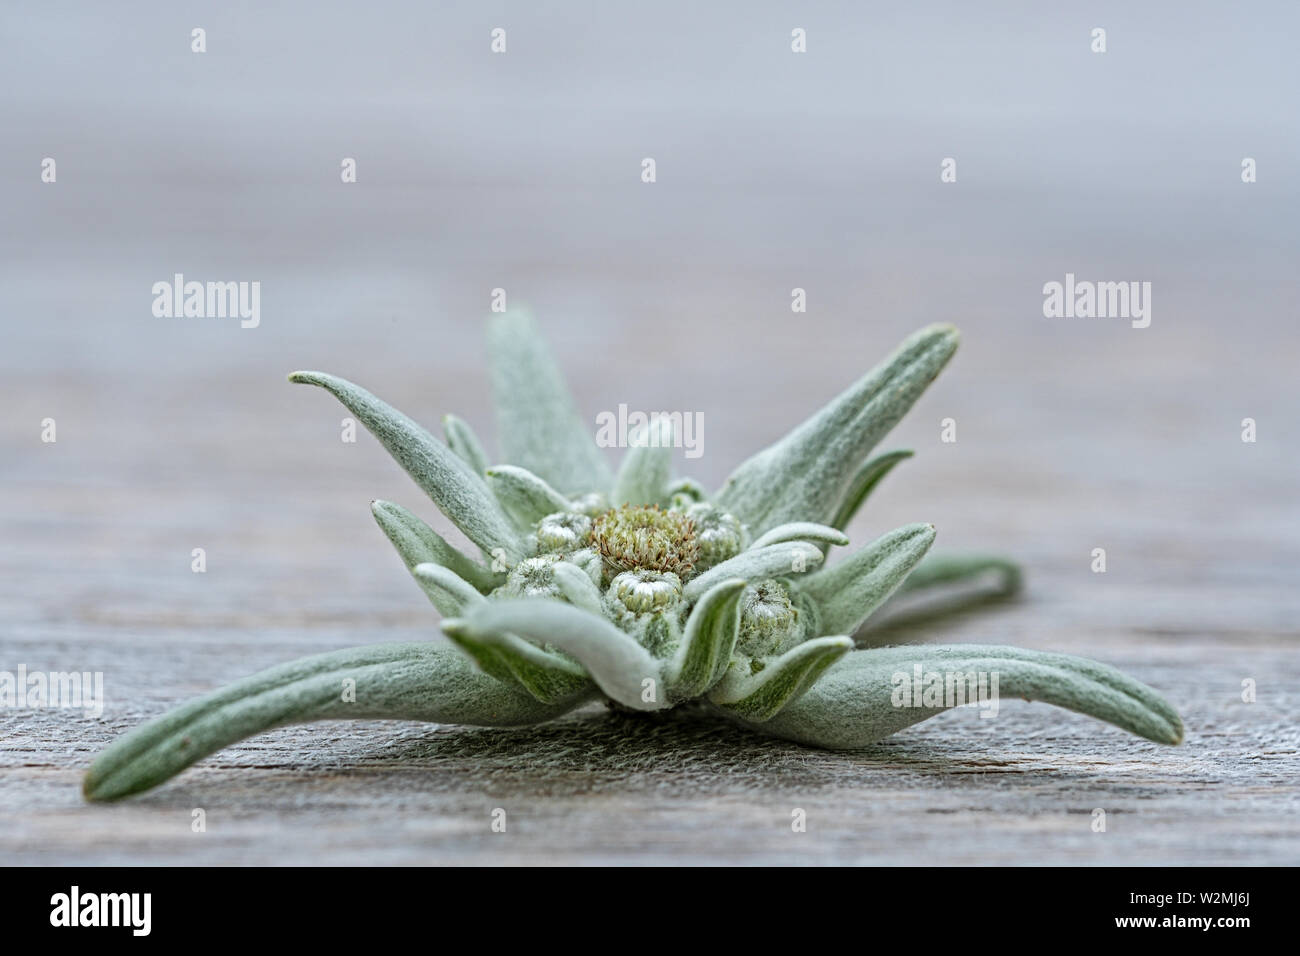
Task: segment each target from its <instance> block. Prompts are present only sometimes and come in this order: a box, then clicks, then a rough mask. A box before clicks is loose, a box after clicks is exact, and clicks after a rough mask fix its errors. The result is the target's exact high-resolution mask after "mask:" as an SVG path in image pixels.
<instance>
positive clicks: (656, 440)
mask: <svg viewBox="0 0 1300 956" xmlns="http://www.w3.org/2000/svg"><path fill="white" fill-rule="evenodd" d="M490 329H491V335H490V338H491V345H492V354H493V379H494V387H495V391H496V393H497V399H498V406H499V418H500V421H499V425H500V428H499V431H500V435H501V440H502V445H503V449H504V452H505V457H506V458H507V460H508V461H509V462H510V464H508V465H498V466H490V464H489V461H488V459H487V456H486V454H485V453H484V451H483V446H482V445H481V444H480V442H479V441H478V439H477V438H476V437H475V436H474V433H473V432H472V431H471V430H470V428H469V426H467V425H466V424H465V423H464V422H462V421H460V420H459V419H457V418H454V417H451V416H448V417H447V419H446V420H445V421H444V428H445V432H446V438H447V440H446V443H445V444H444V443H443V442H440V441H438V440H437V439H436V438H434V437H433V436H431V435H430V434H429V433H428V432H426V431H425V430H424V429H423V428H421V427H420V426H419V425H417V424H416V423H415V422H413V421H411V419H409V418H407V417H406V416H405V415H402V414H401V413H400V412H398V411H396V410H395V409H393V408H391V407H390V406H388V405H386V404H385V403H384V402H382V401H380V400H379V399H378V398H376V397H375V396H374V395H372V394H371V393H369V392H367V391H365V390H364V389H362V388H359V387H357V386H356V385H353V384H352V383H350V382H347V381H345V380H343V379H341V378H336V377H334V376H332V375H326V374H323V373H320V372H296V373H294V374H293V375H291V376H290V380H291V381H294V382H301V383H305V384H310V385H318V386H320V387H321V388H324V389H326V390H327V391H329V392H331V393H332V394H333V395H334V396H335V397H336V398H338V399H339V401H341V402H342V403H343V404H344V405H345V406H347V408H348V409H349V410H350V411H351V412H352V414H354V415H355V416H356V417H357V418H358V419H360V420H361V421H362V422H363V423H364V424H365V425H366V427H367V428H369V429H370V431H371V432H372V433H374V435H375V437H376V438H378V439H379V441H380V442H381V443H382V444H383V445H384V447H385V448H387V449H388V451H389V453H390V454H392V456H393V457H394V458H395V459H396V460H397V461H398V463H399V464H401V466H402V467H403V468H404V469H406V471H407V472H408V473H409V474H410V475H411V477H412V478H414V479H415V482H416V483H417V484H418V485H419V486H420V487H421V488H422V489H424V491H425V492H426V493H427V494H428V495H429V496H430V497H431V498H432V499H433V500H434V502H435V503H436V504H437V505H438V507H439V508H441V509H442V512H443V513H444V514H445V515H446V516H447V517H448V518H449V519H450V520H451V521H452V523H453V524H455V525H456V527H457V528H459V529H460V530H461V531H462V532H463V533H464V534H465V536H466V537H467V538H468V539H469V540H470V541H471V542H473V543H474V544H475V545H476V546H477V547H478V548H479V549H480V551H481V552H482V554H481V558H473V557H469V556H467V555H465V554H462V553H461V552H459V551H458V550H456V549H455V548H454V547H452V546H451V545H450V544H448V543H447V542H446V541H445V540H444V539H443V538H442V537H441V536H439V535H438V534H437V532H435V531H434V530H433V529H432V528H430V527H429V526H428V525H427V524H425V523H424V522H423V521H421V520H420V519H419V518H417V517H416V516H415V515H414V514H412V513H411V512H410V511H407V510H406V509H405V508H403V507H401V506H399V505H396V504H392V503H390V502H386V501H376V502H374V503H373V505H372V508H373V511H374V515H375V519H376V520H377V521H378V522H379V526H380V527H381V528H382V529H383V531H384V533H385V534H386V535H387V536H388V538H389V540H390V541H392V543H393V545H394V547H395V548H396V549H397V551H398V553H399V554H400V555H401V557H402V559H403V561H405V563H406V565H407V567H408V568H409V569H410V571H411V573H412V575H413V576H414V578H415V580H416V582H417V583H418V584H419V585H420V587H422V588H423V589H424V591H425V593H426V594H427V595H428V596H429V599H430V600H431V601H432V602H433V604H434V606H435V607H436V608H437V609H438V610H439V611H440V612H441V614H442V616H443V622H442V629H443V631H444V632H445V633H446V634H447V636H448V637H449V638H450V639H451V640H452V641H453V642H454V644H455V645H456V648H455V649H452V648H446V647H441V646H437V645H434V644H424V643H416V644H378V645H370V646H365V647H358V648H353V649H350V650H345V651H337V652H334V653H329V654H321V655H318V656H315V657H309V658H305V659H303V660H300V661H296V662H294V663H291V664H285V665H283V666H280V667H276V668H272V669H270V670H267V671H263V672H262V673H260V674H256V675H254V676H252V677H249V678H247V679H245V680H243V681H240V682H238V683H236V684H233V685H231V686H229V687H227V688H225V689H223V690H218V691H216V692H214V693H212V694H209V695H207V696H205V697H201V698H199V699H198V700H196V701H193V702H191V703H189V704H187V705H185V706H183V707H181V708H179V709H177V710H175V711H173V712H171V713H169V714H166V715H164V716H163V717H161V718H158V719H157V720H154V721H153V722H151V723H148V724H146V725H144V726H142V727H139V728H137V729H136V730H134V731H132V732H131V733H129V734H127V735H125V736H124V737H122V738H121V739H120V740H118V741H116V742H115V743H114V744H113V745H112V746H110V747H109V748H108V749H107V750H106V751H104V753H103V754H101V755H100V757H99V758H98V759H97V760H96V761H95V763H94V765H93V766H92V767H91V769H90V771H89V773H88V774H87V776H86V781H85V793H86V796H87V797H88V798H90V799H94V800H110V799H115V798H118V797H122V796H126V795H128V794H131V793H136V792H139V791H141V790H145V789H148V788H149V787H153V786H155V785H157V784H159V783H161V782H162V781H164V780H166V779H167V778H168V777H170V776H172V775H173V774H175V773H177V772H179V771H180V770H182V769H184V768H185V767H187V766H189V765H190V764H192V763H194V762H195V761H196V760H199V759H200V758H202V757H204V756H205V755H207V754H210V753H212V752H213V751H215V750H218V749H220V748H221V747H225V746H227V745H229V744H231V743H234V742H235V741H237V740H241V739H243V738H245V737H248V736H250V735H252V734H256V733H259V732H261V731H264V730H268V729H271V728H273V727H277V726H282V725H284V724H288V723H296V722H305V721H312V720H326V719H338V718H349V717H351V718H396V719H408V720H427V721H436V722H439V723H461V724H473V725H478V726H493V727H499V726H500V727H503V726H517V725H521V724H532V723H537V722H540V721H545V720H550V719H551V718H554V717H557V716H559V715H560V714H563V713H565V712H567V711H570V710H572V709H573V708H575V707H577V706H579V705H581V704H584V703H586V702H588V701H591V700H593V699H598V698H602V697H603V698H605V699H606V700H607V701H608V702H610V703H611V704H612V705H614V706H617V707H619V708H621V709H627V710H632V711H658V710H664V709H667V708H672V707H678V706H681V705H683V704H687V703H690V702H695V703H697V704H698V706H699V707H700V709H702V710H707V711H712V712H716V713H721V714H724V715H726V716H728V717H730V718H731V719H733V720H735V721H737V722H738V723H740V724H743V725H745V726H747V727H750V728H753V729H754V730H757V731H759V732H761V733H765V734H770V735H773V736H777V737H784V738H787V739H790V740H795V741H799V742H802V743H805V744H811V745H815V746H821V747H829V748H854V747H861V746H864V745H866V744H869V743H872V742H874V741H876V740H879V739H880V738H882V737H885V736H887V735H889V734H892V733H894V732H895V731H897V730H900V729H902V728H903V727H906V726H908V725H910V724H913V723H916V722H917V721H919V720H923V719H925V718H926V717H929V716H932V715H933V714H936V713H939V712H940V711H942V710H945V709H947V708H948V707H951V706H954V703H955V701H954V700H953V699H952V695H951V694H948V695H945V694H943V693H939V694H937V695H932V694H930V693H929V687H927V691H926V693H925V694H921V693H919V691H920V688H919V687H918V688H917V690H918V693H917V694H916V698H917V699H915V700H913V699H912V695H911V694H910V693H908V694H904V695H902V697H903V698H904V699H903V700H902V701H900V695H899V694H898V693H897V691H898V690H899V688H900V677H899V675H904V677H903V682H904V683H906V682H908V681H910V680H911V675H913V673H916V674H917V675H918V676H917V678H916V679H917V682H918V683H919V682H920V676H919V675H920V674H921V672H922V670H923V669H924V671H926V672H931V671H934V670H935V669H941V670H942V671H943V672H946V673H948V674H957V675H967V674H969V675H974V674H994V675H996V677H997V682H998V683H997V686H998V688H999V692H1000V693H1002V694H1005V695H1007V696H1013V697H1024V698H1026V699H1031V700H1044V701H1048V702H1051V703H1054V704H1058V705H1060V706H1062V707H1067V708H1070V709H1072V710H1077V711H1081V712H1084V713H1087V714H1091V715H1093V716H1095V717H1099V718H1101V719H1103V720H1107V721H1110V722H1111V723H1114V724H1116V725H1118V726H1120V727H1123V728H1125V729H1127V730H1130V731H1132V732H1133V733H1136V734H1140V735H1141V736H1143V737H1146V738H1148V739H1150V740H1154V741H1159V742H1162V743H1171V744H1172V743H1178V742H1179V741H1180V740H1181V739H1182V724H1181V722H1180V720H1179V717H1178V714H1177V713H1176V712H1175V711H1174V710H1173V708H1172V707H1170V706H1169V704H1167V703H1166V702H1165V701H1164V700H1163V699H1162V698H1161V697H1160V696H1159V695H1158V694H1156V693H1155V692H1154V691H1152V690H1151V689H1150V688H1149V687H1147V686H1145V685H1144V684H1141V683H1139V682H1138V681H1135V680H1133V679H1132V678H1129V677H1127V676H1125V675H1124V674H1122V673H1120V672H1119V671H1117V670H1115V669H1113V668H1111V667H1108V666H1106V665H1103V664H1099V663H1095V662H1092V661H1088V660H1085V659H1082V658H1078V657H1071V656H1067V655H1063V654H1051V653H1043V652H1038V651H1027V650H1019V649H1016V648H1010V647H991V646H977V645H955V646H947V647H935V646H923V647H887V648H873V649H861V650H855V645H854V640H853V636H852V635H853V634H854V632H855V631H857V630H858V628H859V627H860V626H861V625H862V624H863V623H864V622H865V621H866V620H867V618H868V617H869V616H870V615H871V614H872V612H873V611H875V610H876V609H877V608H879V607H880V606H881V605H882V604H883V603H884V602H885V600H886V599H887V598H889V597H890V596H891V595H893V594H894V593H895V592H896V591H898V590H900V588H904V589H911V590H918V589H921V588H924V587H929V586H931V585H935V584H943V583H950V582H952V581H954V580H957V579H960V578H963V577H966V576H968V575H971V574H975V573H979V572H983V571H986V570H989V569H995V570H996V569H1000V570H1002V571H1003V572H1004V573H1005V574H1006V576H1007V586H1008V587H1010V588H1014V587H1015V585H1016V583H1017V582H1018V580H1019V577H1018V572H1017V571H1016V569H1015V568H1014V566H1012V565H1009V564H1008V563H1007V562H1005V561H1001V560H998V559H966V560H963V559H938V558H928V559H926V560H925V561H924V562H923V561H922V558H923V557H925V555H926V552H927V551H928V550H929V548H930V545H931V543H932V542H933V541H934V536H935V530H934V528H933V527H932V526H931V525H928V524H911V525H907V526H905V527H902V528H899V529H897V530H895V531H891V532H889V533H888V534H885V535H884V536H882V537H880V538H879V539H877V540H875V541H873V542H871V543H870V544H867V545H866V546H865V547H862V548H861V549H859V550H858V551H856V552H854V553H853V554H851V555H849V556H848V557H847V558H845V559H844V560H842V561H838V562H836V563H833V564H831V565H830V566H828V567H823V562H824V559H825V557H826V554H827V551H828V550H829V549H830V548H831V547H843V546H845V545H847V544H848V543H849V541H848V538H847V537H846V536H845V535H844V531H843V529H844V528H845V527H847V526H848V523H849V521H850V519H852V517H853V516H854V514H855V513H856V512H857V510H858V508H859V507H860V506H861V505H862V503H863V501H864V500H865V499H866V497H867V495H868V494H869V493H870V491H871V490H872V488H873V487H874V486H875V485H876V484H877V483H878V482H879V481H880V480H881V478H883V477H884V475H885V474H886V473H887V472H888V471H889V470H890V469H891V468H892V467H893V466H894V465H895V464H897V463H898V462H899V461H900V460H901V459H902V458H904V457H907V456H908V455H910V452H890V453H887V454H884V455H880V456H877V457H874V458H873V457H869V454H870V452H871V450H872V449H873V448H874V446H875V445H876V443H877V442H878V441H879V440H880V439H881V438H882V437H883V436H884V435H885V433H886V432H888V431H889V430H890V429H891V428H893V426H894V425H895V424H896V423H897V422H898V420H899V419H900V418H902V416H903V414H904V413H905V412H906V411H907V409H908V408H910V407H911V405H912V404H913V403H914V402H915V401H916V399H917V398H918V397H919V396H920V394H921V393H922V392H923V391H924V390H925V388H926V386H927V385H928V384H929V383H930V381H931V380H932V379H933V378H934V377H935V376H936V375H937V374H938V373H939V371H940V369H942V368H943V366H944V365H945V364H946V363H947V361H948V359H949V358H950V357H951V356H952V354H953V352H954V351H955V350H956V347H957V331H956V329H954V328H952V327H951V326H931V327H929V328H926V329H923V330H921V331H920V332H917V333H916V334H914V335H913V336H911V337H910V338H908V339H907V340H906V341H905V342H903V344H902V345H901V346H899V348H898V349H897V350H896V351H895V352H894V354H893V355H891V356H890V357H889V358H888V359H886V360H885V361H884V362H883V363H881V364H880V365H879V366H877V367H876V368H875V369H873V370H872V371H870V372H868V373H867V374H866V375H865V376H863V377H862V378H861V379H859V380H858V381H857V382H856V383H854V384H853V385H852V386H851V387H850V388H849V389H848V390H847V391H845V392H844V393H843V394H841V395H840V396H838V397H837V398H835V399H834V400H832V401H831V403H830V404H829V405H827V406H826V407H825V408H823V409H822V410H821V411H820V412H818V413H817V414H816V415H814V416H813V417H812V418H810V419H808V420H807V421H806V422H804V423H803V424H802V425H800V426H799V427H798V428H796V429H795V430H794V431H792V432H791V433H790V434H789V435H787V436H786V437H785V438H783V439H781V440H780V441H779V442H777V443H776V444H774V445H772V446H771V447H769V448H767V449H765V450H763V451H761V452H759V453H758V454H757V455H755V456H754V457H752V458H750V459H749V460H748V461H746V462H744V463H743V464H741V465H740V467H739V468H737V469H736V471H735V472H734V473H733V474H732V475H731V477H730V478H728V479H727V481H726V483H725V484H724V485H723V486H722V488H721V489H720V490H719V491H718V492H717V493H716V494H715V495H713V496H711V497H710V496H708V495H707V494H706V493H705V491H704V490H703V488H701V486H700V485H698V484H697V483H696V482H693V481H691V480H689V479H676V480H674V478H673V477H672V475H671V468H670V457H671V451H672V444H673V442H672V440H671V439H672V436H671V434H670V433H669V431H668V429H669V428H670V425H669V424H668V423H667V422H666V420H665V419H656V420H654V421H652V423H651V424H650V425H649V426H647V427H646V428H645V429H642V430H641V431H640V432H639V433H638V434H637V435H636V436H635V437H634V439H633V440H632V441H631V442H630V444H632V446H633V447H632V448H631V449H630V450H629V451H628V452H627V454H626V456H625V457H624V460H623V463H622V466H621V468H620V469H619V471H618V474H617V475H614V474H611V473H610V471H609V470H608V466H607V465H606V463H605V461H604V460H603V459H602V457H601V454H600V452H599V450H598V449H597V448H596V445H595V444H594V442H593V440H592V437H591V433H590V432H589V431H588V429H587V428H586V427H585V426H584V424H583V421H582V419H581V418H580V417H579V416H578V414H577V412H576V410H575V409H574V406H573V403H572V401H571V400H570V398H569V395H568V392H567V390H566V389H565V386H564V383H563V381H562V379H561V377H560V373H559V371H558V369H557V368H556V366H555V365H554V363H553V362H552V360H551V358H550V356H549V353H548V352H547V350H546V348H545V346H544V345H543V344H542V342H541V341H540V339H539V337H538V335H537V333H536V331H535V329H534V327H533V324H532V322H531V320H530V319H528V318H527V317H526V316H522V315H517V314H514V315H507V316H501V317H498V318H496V319H494V320H493V323H492V325H491V327H490ZM914 571H915V573H913V572H914ZM909 690H910V688H909ZM956 702H959V701H956Z"/></svg>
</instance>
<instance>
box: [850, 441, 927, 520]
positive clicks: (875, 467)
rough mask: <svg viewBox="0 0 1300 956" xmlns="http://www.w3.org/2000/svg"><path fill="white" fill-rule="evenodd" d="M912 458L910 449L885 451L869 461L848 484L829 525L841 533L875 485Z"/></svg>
mask: <svg viewBox="0 0 1300 956" xmlns="http://www.w3.org/2000/svg"><path fill="white" fill-rule="evenodd" d="M911 457H912V451H911V449H908V448H904V449H900V450H898V451H887V452H885V453H884V454H883V455H877V456H876V457H875V458H871V459H869V460H868V461H867V462H866V463H864V464H863V466H862V467H861V468H859V469H858V471H857V474H855V475H854V476H853V479H852V480H851V481H850V482H849V490H848V491H846V492H845V493H844V500H843V501H841V502H840V506H839V508H838V509H836V511H835V517H834V518H832V519H831V525H832V526H833V527H836V528H839V529H840V530H841V531H843V530H844V529H845V528H847V527H848V526H849V522H850V521H852V520H853V516H854V515H856V514H857V513H858V509H859V508H861V507H862V503H863V502H864V501H866V500H867V496H868V495H870V494H871V492H872V491H873V490H874V489H875V487H876V485H878V484H880V482H881V481H883V480H884V478H885V476H886V475H887V474H889V473H890V472H891V471H893V470H894V466H895V465H897V464H898V463H899V462H900V461H903V460H904V459H906V458H911Z"/></svg>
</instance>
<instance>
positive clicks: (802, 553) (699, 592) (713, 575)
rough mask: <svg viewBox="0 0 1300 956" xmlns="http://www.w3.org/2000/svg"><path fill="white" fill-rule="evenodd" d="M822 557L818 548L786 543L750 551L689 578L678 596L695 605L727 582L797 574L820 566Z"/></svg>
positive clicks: (801, 542) (798, 542) (799, 543)
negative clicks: (705, 595)
mask: <svg viewBox="0 0 1300 956" xmlns="http://www.w3.org/2000/svg"><path fill="white" fill-rule="evenodd" d="M825 557H826V556H825V555H823V554H822V552H821V549H820V548H818V547H817V546H816V545H811V544H808V543H807V542H806V541H786V542H783V543H781V544H771V545H768V546H767V547H765V548H750V549H749V550H748V551H742V552H740V554H738V555H736V556H735V557H734V558H728V559H727V560H726V561H723V562H721V563H719V564H715V565H714V566H713V567H711V568H709V570H707V571H705V572H704V573H703V574H701V575H699V576H697V577H694V578H692V579H691V580H690V582H689V583H688V584H687V585H686V587H685V588H684V589H683V591H682V594H683V595H684V596H685V598H686V600H687V601H688V602H689V601H696V600H698V599H699V598H701V597H703V596H704V593H705V592H706V591H708V590H709V589H710V588H712V587H714V586H715V585H717V584H718V583H719V582H722V581H726V580H727V579H728V578H742V579H744V580H746V581H757V580H758V579H759V578H774V577H785V576H787V575H790V574H801V573H804V572H805V571H811V570H812V569H813V568H815V567H816V566H817V565H819V564H821V563H822V561H824V560H825Z"/></svg>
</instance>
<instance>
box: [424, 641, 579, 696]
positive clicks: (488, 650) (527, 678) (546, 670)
mask: <svg viewBox="0 0 1300 956" xmlns="http://www.w3.org/2000/svg"><path fill="white" fill-rule="evenodd" d="M442 630H443V633H444V634H446V635H447V637H448V638H450V639H451V640H452V641H453V642H455V643H456V645H457V646H458V647H460V649H461V650H463V651H464V652H465V653H466V654H468V655H469V656H470V657H471V658H473V659H474V661H475V663H477V664H478V665H479V667H481V668H483V672H484V673H486V674H488V675H490V676H492V677H495V678H496V679H497V680H499V681H504V682H505V683H507V684H510V685H512V686H517V687H520V688H522V689H523V690H525V691H527V692H528V693H529V694H531V695H532V696H533V697H535V698H536V699H537V700H539V701H541V702H542V703H543V704H553V703H555V702H557V701H562V700H568V699H570V698H572V697H574V696H575V695H577V694H579V693H580V692H582V691H583V690H584V689H587V688H590V687H591V686H592V684H591V680H590V679H589V678H588V677H587V673H586V671H584V670H583V669H582V668H581V667H579V666H578V665H577V664H575V663H573V662H572V661H570V660H566V659H565V658H563V657H560V656H559V655H558V654H552V653H551V652H550V651H545V650H542V649H541V648H540V647H537V646H535V645H533V644H529V643H528V642H527V641H525V640H523V639H522V638H518V637H515V635H513V634H500V635H496V636H494V637H492V638H491V639H489V640H481V639H479V638H477V637H476V636H475V635H474V634H473V632H472V631H471V630H469V629H467V628H466V627H465V626H464V622H463V621H459V620H450V621H443V622H442Z"/></svg>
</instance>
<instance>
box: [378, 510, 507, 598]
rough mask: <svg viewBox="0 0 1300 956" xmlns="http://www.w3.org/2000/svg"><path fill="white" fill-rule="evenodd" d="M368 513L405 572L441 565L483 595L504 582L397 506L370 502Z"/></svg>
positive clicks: (497, 575)
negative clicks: (376, 523) (395, 553)
mask: <svg viewBox="0 0 1300 956" xmlns="http://www.w3.org/2000/svg"><path fill="white" fill-rule="evenodd" d="M370 511H371V513H372V514H373V515H374V516H375V521H376V522H378V523H379V527H380V529H381V530H382V531H383V532H384V534H386V535H387V536H388V540H389V541H391V542H392V543H393V547H394V548H396V549H397V553H398V554H399V555H401V557H402V561H403V563H405V564H406V567H407V570H414V569H415V566H416V565H417V564H425V563H429V564H441V565H442V566H443V567H446V568H450V569H451V570H452V571H454V572H455V573H456V575H457V576H458V577H461V578H464V579H465V580H466V581H468V582H469V583H470V584H472V585H474V587H476V588H477V589H478V590H480V591H484V592H486V591H490V590H492V589H493V588H495V587H498V586H499V585H500V584H501V583H502V582H504V581H505V575H504V574H494V573H492V572H491V571H489V570H488V569H487V568H485V567H483V565H481V564H479V563H478V562H477V561H471V560H470V559H469V558H467V557H466V556H465V555H463V554H461V553H460V552H459V551H458V550H456V549H455V548H453V547H452V546H451V545H450V544H448V543H447V542H446V541H445V540H443V538H442V536H441V535H440V534H438V532H436V531H434V530H433V529H432V528H430V527H429V526H428V525H427V524H425V523H424V522H423V521H421V520H420V519H419V518H417V517H416V516H415V515H413V514H412V513H411V512H409V511H407V510H406V509H405V508H403V507H402V506H401V505H395V504H393V503H392V502H391V501H372V502H371V503H370Z"/></svg>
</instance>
